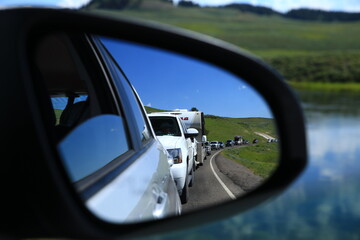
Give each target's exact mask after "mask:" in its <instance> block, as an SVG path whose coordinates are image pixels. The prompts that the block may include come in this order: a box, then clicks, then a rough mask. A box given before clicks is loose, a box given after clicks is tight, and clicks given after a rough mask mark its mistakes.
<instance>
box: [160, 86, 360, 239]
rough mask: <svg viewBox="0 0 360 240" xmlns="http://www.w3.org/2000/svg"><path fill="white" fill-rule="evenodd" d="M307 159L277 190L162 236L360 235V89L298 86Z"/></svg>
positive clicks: (182, 237) (349, 236)
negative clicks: (248, 206) (244, 207)
mask: <svg viewBox="0 0 360 240" xmlns="http://www.w3.org/2000/svg"><path fill="white" fill-rule="evenodd" d="M298 95H299V97H300V98H301V101H302V105H303V109H304V111H305V116H306V122H307V123H306V126H307V141H308V152H309V153H308V154H309V158H308V159H309V163H308V166H307V169H306V170H305V171H304V172H303V174H302V175H301V176H300V177H299V178H298V179H297V180H296V181H295V182H294V183H293V184H292V186H290V187H289V188H288V189H287V190H286V191H285V192H284V193H282V194H281V195H280V196H278V197H275V198H274V199H271V200H269V201H267V202H266V203H264V204H262V205H261V206H259V207H257V208H255V209H252V210H249V211H247V212H245V213H242V214H239V215H237V216H235V217H233V218H229V219H225V220H223V221H218V222H215V223H212V224H208V225H204V226H200V227H197V228H193V229H188V230H186V231H183V232H179V233H173V234H170V235H167V236H162V237H161V239H163V238H164V239H168V238H176V239H177V238H179V239H188V238H191V239H192V238H194V239H200V238H201V239H219V238H222V239H327V240H331V239H360V204H359V201H360V164H359V159H360V127H359V126H360V107H359V106H360V94H355V93H324V92H298Z"/></svg>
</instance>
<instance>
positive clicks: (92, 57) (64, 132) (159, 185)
mask: <svg viewBox="0 0 360 240" xmlns="http://www.w3.org/2000/svg"><path fill="white" fill-rule="evenodd" d="M36 60H37V66H36V68H37V69H39V75H40V76H42V80H43V82H44V83H45V86H46V88H47V92H48V93H49V94H50V96H49V97H50V101H51V103H52V109H51V110H50V111H53V112H55V114H56V115H57V119H56V121H55V122H54V126H53V129H54V130H53V133H52V135H53V139H54V141H55V144H56V148H57V150H58V153H59V155H60V158H61V160H62V162H63V164H64V166H65V171H66V172H67V174H68V177H69V180H70V182H72V184H73V185H74V187H75V189H76V191H77V192H78V194H79V196H80V197H81V200H82V201H84V202H85V204H86V206H87V207H88V209H89V210H90V211H91V212H93V213H94V214H95V215H97V216H98V217H100V218H103V219H106V220H108V221H112V222H124V221H127V222H132V221H139V220H144V219H153V218H161V217H164V216H165V215H174V214H179V212H180V210H179V204H178V202H179V200H178V197H177V193H176V188H175V185H174V182H173V179H172V177H171V174H170V170H169V164H168V158H167V153H166V151H165V149H164V148H163V147H162V145H161V144H160V143H159V142H158V141H157V140H156V139H155V138H154V136H153V133H152V130H151V128H150V127H149V123H148V120H147V118H146V117H145V115H144V111H143V107H142V104H141V102H140V101H139V98H138V96H137V95H136V93H135V91H134V90H133V88H132V87H131V85H130V84H129V82H128V81H127V80H126V78H125V76H124V75H123V73H122V72H121V70H120V68H119V67H118V66H117V64H116V63H115V62H114V61H113V59H112V58H111V56H110V55H109V54H108V53H107V52H106V50H105V49H104V48H103V47H102V45H101V43H100V42H99V40H97V39H96V38H92V37H91V36H86V35H84V34H76V35H71V34H64V33H61V34H53V35H50V36H46V37H44V39H43V41H42V42H41V43H40V44H39V46H38V48H37V50H36Z"/></svg>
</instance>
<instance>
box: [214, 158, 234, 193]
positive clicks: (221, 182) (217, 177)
mask: <svg viewBox="0 0 360 240" xmlns="http://www.w3.org/2000/svg"><path fill="white" fill-rule="evenodd" d="M219 152H220V151H218V152H217V153H215V154H214V155H213V156H212V157H211V159H210V168H211V170H212V171H213V173H214V175H215V177H216V179H217V180H218V181H219V183H220V185H221V186H222V187H223V188H224V190H225V192H226V193H227V194H228V195H229V197H230V198H231V199H236V197H235V195H234V194H233V193H232V192H231V191H230V189H229V188H227V187H226V185H225V183H224V182H223V181H221V179H220V177H219V176H218V175H217V174H216V172H215V170H214V167H213V165H212V160H213V158H214V157H215V156H216V155H217V154H218V153H219Z"/></svg>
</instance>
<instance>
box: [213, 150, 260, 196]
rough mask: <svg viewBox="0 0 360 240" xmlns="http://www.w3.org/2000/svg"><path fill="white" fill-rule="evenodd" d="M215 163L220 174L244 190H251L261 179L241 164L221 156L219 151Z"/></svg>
mask: <svg viewBox="0 0 360 240" xmlns="http://www.w3.org/2000/svg"><path fill="white" fill-rule="evenodd" d="M215 163H216V165H217V167H218V169H219V170H220V172H221V173H222V174H224V175H226V176H227V177H228V178H229V179H231V181H232V182H233V183H234V184H236V185H237V186H239V187H240V188H241V189H243V190H244V191H245V192H249V191H251V190H253V189H254V188H256V187H257V186H258V185H259V184H261V183H262V181H263V178H262V177H260V176H257V175H255V174H254V173H253V172H252V171H250V170H249V169H248V168H246V167H244V166H243V165H241V164H239V163H237V162H234V161H232V160H230V159H228V158H226V157H224V156H222V154H221V153H220V154H218V155H217V156H216V158H215Z"/></svg>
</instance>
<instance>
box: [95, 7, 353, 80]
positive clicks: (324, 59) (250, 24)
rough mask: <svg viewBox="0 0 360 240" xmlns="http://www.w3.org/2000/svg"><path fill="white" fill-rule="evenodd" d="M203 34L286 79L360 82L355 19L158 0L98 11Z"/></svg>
mask: <svg viewBox="0 0 360 240" xmlns="http://www.w3.org/2000/svg"><path fill="white" fill-rule="evenodd" d="M99 12H100V13H103V14H106V15H112V16H121V15H124V16H132V17H136V18H142V19H147V20H152V21H156V22H161V23H165V24H169V25H174V26H178V27H181V28H185V29H189V30H193V31H196V32H200V33H204V34H207V35H210V36H214V37H216V38H219V39H222V40H225V41H227V42H230V43H233V44H235V45H237V46H239V47H241V48H244V49H246V50H249V51H251V52H253V53H255V54H256V55H258V56H260V57H261V58H263V59H264V60H265V61H266V62H268V63H269V64H271V65H272V66H274V67H275V68H276V69H278V70H279V71H280V72H281V73H282V74H283V75H284V76H285V78H287V79H288V80H290V81H297V82H299V81H301V82H360V70H359V69H360V21H357V22H330V23H327V22H320V21H301V20H291V19H287V18H283V17H281V16H276V15H273V16H261V15H255V14H251V13H243V12H241V11H238V10H236V9H224V8H221V9H220V8H181V7H173V6H172V5H171V4H170V3H167V2H164V1H160V0H148V1H143V3H142V5H141V6H138V8H136V9H135V8H131V9H124V10H123V11H107V10H99Z"/></svg>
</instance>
